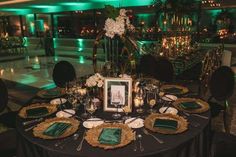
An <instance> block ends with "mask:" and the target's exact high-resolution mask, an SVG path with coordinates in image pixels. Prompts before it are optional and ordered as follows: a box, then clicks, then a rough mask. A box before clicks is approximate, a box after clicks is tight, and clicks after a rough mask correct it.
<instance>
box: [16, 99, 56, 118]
mask: <svg viewBox="0 0 236 157" xmlns="http://www.w3.org/2000/svg"><path fill="white" fill-rule="evenodd" d="M56 111H57V107H56V106H55V105H51V104H47V103H36V104H31V105H29V106H26V107H23V108H22V109H21V110H20V111H19V114H18V115H19V116H20V117H21V118H41V117H46V116H49V115H51V114H53V113H55V112H56Z"/></svg>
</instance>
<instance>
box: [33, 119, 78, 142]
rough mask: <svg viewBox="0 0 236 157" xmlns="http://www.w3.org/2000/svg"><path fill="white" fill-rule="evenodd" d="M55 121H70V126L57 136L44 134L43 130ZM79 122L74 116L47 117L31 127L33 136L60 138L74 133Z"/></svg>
mask: <svg viewBox="0 0 236 157" xmlns="http://www.w3.org/2000/svg"><path fill="white" fill-rule="evenodd" d="M55 122H63V123H70V124H71V125H72V126H71V127H69V128H68V129H66V131H65V132H64V133H63V134H62V135H61V136H58V137H52V136H47V135H44V134H43V132H44V131H45V130H46V129H47V128H48V127H49V126H50V125H52V124H53V123H55ZM79 124H80V122H79V121H78V120H76V119H74V118H57V117H56V118H51V119H47V120H45V121H44V122H42V123H39V124H38V125H37V126H36V127H35V128H34V129H33V135H34V136H35V137H39V138H42V139H60V138H65V137H68V136H70V135H72V134H74V133H75V132H76V131H77V130H78V128H79Z"/></svg>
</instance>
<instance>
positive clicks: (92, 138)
mask: <svg viewBox="0 0 236 157" xmlns="http://www.w3.org/2000/svg"><path fill="white" fill-rule="evenodd" d="M104 128H121V129H122V133H121V142H120V144H117V145H105V144H100V143H99V141H98V138H99V135H100V133H101V131H102V130H103V129H104ZM134 138H135V133H134V132H133V131H132V130H131V129H130V128H129V127H128V125H126V124H121V123H104V124H102V125H99V126H97V127H95V128H92V129H90V130H89V131H87V133H86V136H85V139H86V141H87V142H88V143H89V144H90V145H92V146H93V147H99V148H103V149H115V148H121V147H124V146H126V145H128V144H129V143H130V142H131V141H133V140H134Z"/></svg>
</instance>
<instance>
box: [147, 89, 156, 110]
mask: <svg viewBox="0 0 236 157" xmlns="http://www.w3.org/2000/svg"><path fill="white" fill-rule="evenodd" d="M156 100H157V95H156V93H155V92H153V91H149V92H147V104H148V105H149V106H150V109H149V110H148V112H149V113H155V112H156V110H155V109H153V107H154V106H155V105H156Z"/></svg>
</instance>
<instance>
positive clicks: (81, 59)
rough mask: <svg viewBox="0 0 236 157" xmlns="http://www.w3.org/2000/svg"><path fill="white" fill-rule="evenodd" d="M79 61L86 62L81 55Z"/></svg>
mask: <svg viewBox="0 0 236 157" xmlns="http://www.w3.org/2000/svg"><path fill="white" fill-rule="evenodd" d="M79 63H81V64H84V63H85V61H84V56H79Z"/></svg>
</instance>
